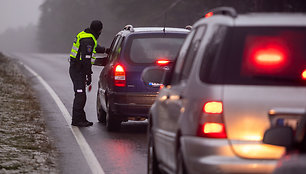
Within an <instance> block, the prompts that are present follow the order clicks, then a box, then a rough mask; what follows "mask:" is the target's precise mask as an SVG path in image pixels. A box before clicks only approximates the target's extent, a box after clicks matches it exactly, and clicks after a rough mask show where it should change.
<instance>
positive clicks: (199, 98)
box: [142, 7, 306, 174]
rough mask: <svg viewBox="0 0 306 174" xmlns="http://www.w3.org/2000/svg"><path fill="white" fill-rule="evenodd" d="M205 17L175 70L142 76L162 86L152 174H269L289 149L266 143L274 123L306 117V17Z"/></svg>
mask: <svg viewBox="0 0 306 174" xmlns="http://www.w3.org/2000/svg"><path fill="white" fill-rule="evenodd" d="M207 16H211V17H208V18H202V19H200V20H199V21H197V22H196V23H195V24H194V25H193V27H192V30H191V31H190V33H189V34H188V36H187V37H186V39H185V42H184V43H183V45H182V47H181V49H180V51H179V53H178V57H177V59H176V61H175V62H174V66H173V69H172V70H170V71H167V70H165V69H164V68H159V67H148V68H146V69H145V70H144V72H143V76H142V77H143V81H144V82H145V84H148V83H152V82H154V83H163V84H164V88H162V89H160V91H159V93H158V96H157V97H156V100H155V102H154V104H153V105H152V107H151V109H150V113H149V119H148V121H149V125H148V127H149V128H148V136H149V138H148V139H149V142H148V173H154V174H159V173H169V174H170V173H172V174H174V173H176V174H177V173H179V174H186V173H189V174H203V173H271V172H273V170H274V168H275V166H276V163H277V160H278V159H279V158H280V157H281V155H282V154H283V152H284V148H283V147H279V146H272V145H268V144H264V143H262V138H263V134H264V132H265V130H266V129H268V128H269V127H270V120H269V119H270V115H278V116H280V115H282V114H284V113H287V115H288V116H296V115H298V116H301V115H302V113H305V103H306V49H305V45H306V14H294V13H293V14H289V13H257V14H256V13H254V14H253V13H250V14H237V13H236V11H235V10H234V9H233V8H224V7H223V8H218V9H214V10H212V12H211V13H210V15H207ZM162 72H164V73H162ZM158 75H160V79H159V80H157V79H158V78H157V77H156V76H158ZM161 79H164V80H161ZM288 111H290V112H288ZM284 121H285V122H289V120H284Z"/></svg>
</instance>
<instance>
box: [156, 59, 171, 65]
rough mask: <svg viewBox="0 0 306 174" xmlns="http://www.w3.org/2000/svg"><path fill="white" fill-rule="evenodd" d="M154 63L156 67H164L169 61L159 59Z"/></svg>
mask: <svg viewBox="0 0 306 174" xmlns="http://www.w3.org/2000/svg"><path fill="white" fill-rule="evenodd" d="M156 63H157V64H158V65H161V66H164V65H168V64H169V63H170V61H169V60H167V59H160V60H157V61H156Z"/></svg>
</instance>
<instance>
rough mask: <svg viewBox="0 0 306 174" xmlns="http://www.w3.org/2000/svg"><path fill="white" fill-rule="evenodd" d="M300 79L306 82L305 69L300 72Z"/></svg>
mask: <svg viewBox="0 0 306 174" xmlns="http://www.w3.org/2000/svg"><path fill="white" fill-rule="evenodd" d="M302 79H303V80H306V69H304V71H303V72H302Z"/></svg>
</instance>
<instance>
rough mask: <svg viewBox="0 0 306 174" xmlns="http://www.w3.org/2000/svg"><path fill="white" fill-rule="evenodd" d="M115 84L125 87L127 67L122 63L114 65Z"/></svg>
mask: <svg viewBox="0 0 306 174" xmlns="http://www.w3.org/2000/svg"><path fill="white" fill-rule="evenodd" d="M114 80H115V81H114V85H115V86H119V87H125V85H126V76H125V69H124V67H123V66H122V65H120V64H118V65H116V66H115V67H114Z"/></svg>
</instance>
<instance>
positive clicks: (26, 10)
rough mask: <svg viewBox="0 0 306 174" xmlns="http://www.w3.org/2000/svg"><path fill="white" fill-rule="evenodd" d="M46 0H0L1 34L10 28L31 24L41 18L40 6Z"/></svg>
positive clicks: (34, 23)
mask: <svg viewBox="0 0 306 174" xmlns="http://www.w3.org/2000/svg"><path fill="white" fill-rule="evenodd" d="M43 2H44V0H0V34H1V33H3V32H4V31H5V30H7V29H9V28H18V27H22V26H27V25H29V24H33V25H36V24H37V23H38V20H39V16H40V11H39V6H40V5H41V4H42V3H43Z"/></svg>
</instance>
